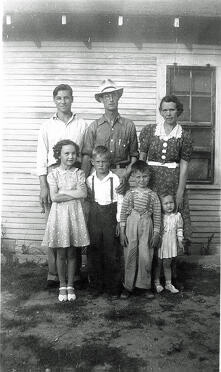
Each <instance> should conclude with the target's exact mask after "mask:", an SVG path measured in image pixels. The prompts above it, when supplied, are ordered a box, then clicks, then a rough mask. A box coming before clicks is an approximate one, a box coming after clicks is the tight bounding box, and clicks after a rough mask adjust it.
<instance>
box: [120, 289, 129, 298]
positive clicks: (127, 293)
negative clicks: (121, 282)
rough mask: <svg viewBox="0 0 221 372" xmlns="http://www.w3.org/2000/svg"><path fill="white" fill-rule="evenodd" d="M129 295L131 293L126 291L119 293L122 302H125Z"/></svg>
mask: <svg viewBox="0 0 221 372" xmlns="http://www.w3.org/2000/svg"><path fill="white" fill-rule="evenodd" d="M130 295H131V293H130V292H129V291H128V290H127V289H125V288H124V289H123V291H122V292H121V295H120V298H121V299H122V300H126V299H127V298H129V297H130Z"/></svg>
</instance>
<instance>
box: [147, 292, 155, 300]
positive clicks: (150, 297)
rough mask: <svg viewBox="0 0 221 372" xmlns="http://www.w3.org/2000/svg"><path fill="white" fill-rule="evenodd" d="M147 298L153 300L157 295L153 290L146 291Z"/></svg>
mask: <svg viewBox="0 0 221 372" xmlns="http://www.w3.org/2000/svg"><path fill="white" fill-rule="evenodd" d="M145 298H147V299H148V300H152V299H153V298H155V295H154V294H153V292H151V291H146V293H145Z"/></svg>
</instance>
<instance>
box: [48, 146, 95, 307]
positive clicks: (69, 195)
mask: <svg viewBox="0 0 221 372" xmlns="http://www.w3.org/2000/svg"><path fill="white" fill-rule="evenodd" d="M78 150H79V148H78V145H77V144H76V143H74V142H73V141H70V140H62V141H59V142H58V143H57V144H56V145H55V146H54V147H53V151H54V157H55V159H57V163H58V166H57V167H56V168H54V169H52V171H51V173H49V174H48V176H47V181H48V184H49V189H50V196H51V200H52V206H51V210H50V214H49V217H48V222H47V226H46V230H45V235H44V238H43V243H42V245H44V246H49V247H51V248H53V249H56V251H57V269H58V277H59V281H60V288H59V296H58V300H59V301H60V302H64V301H67V300H68V301H74V300H75V299H76V295H75V292H74V287H73V280H74V274H75V271H76V247H82V246H86V245H88V244H90V242H89V235H88V231H87V227H86V222H85V217H84V213H83V209H82V203H81V201H82V199H83V198H86V196H87V188H86V183H85V175H84V172H83V171H82V170H80V169H78V168H76V167H75V166H74V163H75V162H76V160H77V156H78ZM66 261H67V265H66ZM66 266H67V270H66ZM66 271H67V279H68V283H67V285H66Z"/></svg>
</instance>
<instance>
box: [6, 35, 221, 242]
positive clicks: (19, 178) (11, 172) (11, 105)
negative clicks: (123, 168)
mask: <svg viewBox="0 0 221 372" xmlns="http://www.w3.org/2000/svg"><path fill="white" fill-rule="evenodd" d="M177 48H178V46H176V47H175V46H174V45H173V44H167V45H166V44H143V47H142V49H138V48H137V47H136V46H135V45H134V44H132V43H117V42H109V43H107V42H99V43H92V48H91V49H87V47H86V46H85V45H84V43H81V42H65V41H64V42H55V41H50V42H49V41H48V42H42V43H41V46H40V47H37V46H36V45H35V43H34V42H31V41H23V42H20V41H14V42H5V43H4V44H3V72H4V114H3V115H4V120H3V123H2V138H3V141H2V149H3V154H2V158H3V180H2V194H3V197H2V227H3V231H4V237H6V238H8V239H14V240H16V242H17V244H18V245H19V244H24V242H26V241H29V242H30V241H33V242H34V244H36V246H39V244H40V241H41V239H42V236H43V231H44V226H45V216H44V215H42V214H41V208H40V205H39V182H38V178H37V176H36V175H35V168H36V164H35V159H36V147H37V134H38V131H39V128H40V126H41V124H42V123H43V122H44V120H46V119H47V118H49V117H50V116H51V114H52V113H53V112H54V104H53V99H52V91H53V89H54V88H55V86H56V85H58V84H61V83H67V84H70V85H71V86H72V88H73V92H74V104H73V111H76V112H78V113H79V114H80V115H81V116H82V117H83V118H84V119H85V120H86V121H87V122H88V123H90V122H91V121H92V120H94V119H96V118H98V117H99V116H100V115H101V114H102V113H103V109H102V106H101V105H100V104H99V103H98V102H96V101H95V99H94V93H95V91H96V89H97V87H98V85H99V83H100V82H101V81H102V80H103V79H104V78H105V77H111V78H112V79H113V80H114V81H115V82H116V83H118V84H119V85H122V86H123V87H124V94H123V96H122V98H121V100H120V103H119V111H120V113H121V114H122V115H125V116H126V117H128V118H129V119H131V120H133V121H134V122H135V125H136V128H137V133H138V135H139V133H140V131H141V129H142V128H143V126H144V125H146V124H152V123H155V121H156V103H157V95H158V94H159V92H157V61H158V58H159V60H161V61H162V59H164V60H167V57H168V56H174V53H177V50H178V49H177ZM220 54H221V47H219V46H216V47H211V48H210V47H208V46H203V45H202V46H197V45H194V46H193V49H192V50H191V51H189V50H188V48H186V46H185V45H179V54H177V57H176V58H177V63H182V58H187V56H189V55H191V58H192V56H193V55H194V56H195V57H194V58H195V59H194V61H197V62H196V63H201V62H199V61H203V63H205V58H207V56H208V58H209V59H210V62H208V63H211V64H212V65H216V61H217V59H216V58H217V56H219V55H220ZM162 84H163V85H164V84H165V81H163V82H162ZM158 89H159V88H158ZM189 197H190V210H191V219H192V226H193V242H194V243H205V242H206V241H207V239H208V236H209V235H211V234H212V233H213V232H214V234H215V235H214V238H213V241H212V243H213V244H218V243H219V239H220V231H219V230H220V229H219V223H220V221H219V205H218V200H219V192H218V190H209V189H207V190H204V189H201V190H200V192H199V190H189ZM27 245H29V243H27Z"/></svg>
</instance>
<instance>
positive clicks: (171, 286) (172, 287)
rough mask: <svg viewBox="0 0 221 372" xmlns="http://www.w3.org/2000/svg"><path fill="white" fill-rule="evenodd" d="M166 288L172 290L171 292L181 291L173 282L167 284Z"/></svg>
mask: <svg viewBox="0 0 221 372" xmlns="http://www.w3.org/2000/svg"><path fill="white" fill-rule="evenodd" d="M165 289H167V290H168V291H170V292H171V293H178V292H179V289H176V288H175V287H174V286H173V284H171V283H168V284H166V285H165Z"/></svg>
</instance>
